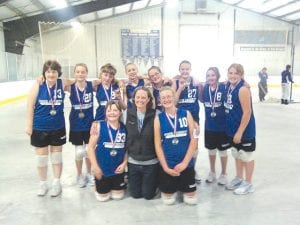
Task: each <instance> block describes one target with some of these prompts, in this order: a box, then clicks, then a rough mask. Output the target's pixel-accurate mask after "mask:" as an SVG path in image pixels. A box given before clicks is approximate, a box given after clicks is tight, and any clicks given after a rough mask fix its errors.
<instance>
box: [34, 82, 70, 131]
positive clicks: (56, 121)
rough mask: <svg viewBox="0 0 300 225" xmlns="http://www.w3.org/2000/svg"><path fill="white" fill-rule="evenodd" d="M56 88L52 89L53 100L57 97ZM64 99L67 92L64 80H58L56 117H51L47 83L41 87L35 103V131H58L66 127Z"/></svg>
mask: <svg viewBox="0 0 300 225" xmlns="http://www.w3.org/2000/svg"><path fill="white" fill-rule="evenodd" d="M55 86H56V85H53V86H52V87H51V88H50V93H51V96H52V99H53V96H54V95H55V93H54V92H55V89H56V88H55ZM64 98H65V92H64V90H63V85H62V80H61V79H58V80H57V89H56V101H55V106H54V109H55V110H56V115H54V116H51V115H50V111H51V110H52V104H51V98H50V96H49V93H48V90H47V85H46V81H44V83H43V84H42V85H40V86H39V92H38V96H37V99H36V103H35V108H34V114H33V129H34V130H44V131H51V130H58V129H61V128H64V127H65V117H64Z"/></svg>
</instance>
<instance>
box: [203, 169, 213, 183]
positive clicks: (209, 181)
mask: <svg viewBox="0 0 300 225" xmlns="http://www.w3.org/2000/svg"><path fill="white" fill-rule="evenodd" d="M205 181H206V183H212V182H214V181H216V173H213V172H209V174H208V176H207V178H206V180H205Z"/></svg>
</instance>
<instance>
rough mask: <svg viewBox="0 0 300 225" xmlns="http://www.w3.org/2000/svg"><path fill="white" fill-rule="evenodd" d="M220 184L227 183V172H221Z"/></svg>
mask: <svg viewBox="0 0 300 225" xmlns="http://www.w3.org/2000/svg"><path fill="white" fill-rule="evenodd" d="M218 184H219V185H225V184H227V176H226V175H225V174H221V175H220V176H219V178H218Z"/></svg>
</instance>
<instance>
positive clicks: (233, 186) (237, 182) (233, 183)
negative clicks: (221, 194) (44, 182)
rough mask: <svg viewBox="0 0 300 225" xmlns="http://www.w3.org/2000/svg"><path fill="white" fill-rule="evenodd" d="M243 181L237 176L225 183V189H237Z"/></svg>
mask: <svg viewBox="0 0 300 225" xmlns="http://www.w3.org/2000/svg"><path fill="white" fill-rule="evenodd" d="M242 182H243V179H241V178H239V177H235V178H234V179H233V180H232V181H231V182H230V183H229V184H227V185H226V189H227V190H234V189H237V188H238V187H239V186H240V184H241V183H242Z"/></svg>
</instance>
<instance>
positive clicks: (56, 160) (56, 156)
mask: <svg viewBox="0 0 300 225" xmlns="http://www.w3.org/2000/svg"><path fill="white" fill-rule="evenodd" d="M50 158H51V162H52V164H60V163H62V152H51V153H50Z"/></svg>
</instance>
